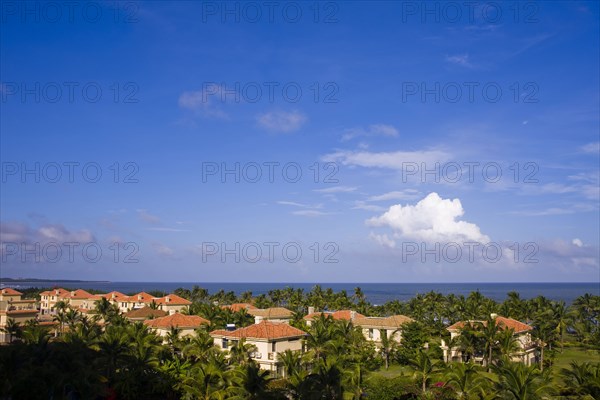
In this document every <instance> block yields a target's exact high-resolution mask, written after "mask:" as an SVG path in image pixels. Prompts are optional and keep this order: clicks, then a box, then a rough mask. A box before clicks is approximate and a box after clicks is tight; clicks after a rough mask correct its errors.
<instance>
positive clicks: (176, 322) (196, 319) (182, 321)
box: [144, 313, 210, 329]
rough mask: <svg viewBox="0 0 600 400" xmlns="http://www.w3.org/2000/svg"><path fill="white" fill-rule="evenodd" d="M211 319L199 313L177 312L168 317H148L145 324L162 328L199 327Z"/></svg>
mask: <svg viewBox="0 0 600 400" xmlns="http://www.w3.org/2000/svg"><path fill="white" fill-rule="evenodd" d="M209 323H210V321H209V320H207V319H204V318H202V317H200V316H198V315H183V314H180V313H175V314H171V315H167V316H166V317H160V318H155V319H148V320H146V321H144V324H146V325H147V326H149V327H150V328H162V329H170V328H171V327H176V328H194V329H196V328H199V327H200V326H201V325H202V324H209Z"/></svg>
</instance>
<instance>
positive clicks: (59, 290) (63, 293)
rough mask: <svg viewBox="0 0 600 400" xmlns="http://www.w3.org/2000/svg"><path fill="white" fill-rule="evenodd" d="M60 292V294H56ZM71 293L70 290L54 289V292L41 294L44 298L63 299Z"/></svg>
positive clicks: (48, 291) (49, 291) (47, 291)
mask: <svg viewBox="0 0 600 400" xmlns="http://www.w3.org/2000/svg"><path fill="white" fill-rule="evenodd" d="M57 291H58V293H56V292H57ZM67 293H69V291H68V290H65V289H63V288H54V289H52V290H46V291H45V292H42V293H40V295H42V296H58V297H63V296H64V295H65V294H67Z"/></svg>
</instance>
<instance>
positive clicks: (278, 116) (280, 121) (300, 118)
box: [256, 111, 307, 133]
mask: <svg viewBox="0 0 600 400" xmlns="http://www.w3.org/2000/svg"><path fill="white" fill-rule="evenodd" d="M256 121H257V122H258V125H259V126H261V127H263V128H265V129H266V130H268V131H270V132H275V133H291V132H295V131H297V130H299V129H300V128H301V127H302V125H304V123H305V122H306V121H307V118H306V116H305V115H304V114H302V113H301V112H299V111H291V112H286V111H271V112H268V113H264V114H259V115H258V116H257V117H256Z"/></svg>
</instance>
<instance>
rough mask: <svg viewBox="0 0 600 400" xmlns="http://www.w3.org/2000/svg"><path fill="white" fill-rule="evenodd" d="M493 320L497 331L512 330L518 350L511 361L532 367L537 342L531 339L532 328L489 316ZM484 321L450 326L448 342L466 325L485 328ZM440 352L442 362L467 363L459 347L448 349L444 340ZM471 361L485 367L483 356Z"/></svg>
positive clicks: (465, 322)
mask: <svg viewBox="0 0 600 400" xmlns="http://www.w3.org/2000/svg"><path fill="white" fill-rule="evenodd" d="M491 316H492V318H493V319H494V321H495V323H496V325H497V326H498V329H500V330H506V329H512V331H513V338H514V339H515V343H516V345H517V348H518V350H516V351H515V352H514V353H512V354H511V355H510V358H511V360H512V361H516V362H522V363H523V364H525V365H532V364H533V363H535V362H537V357H536V355H537V349H538V344H537V342H535V341H533V340H532V339H531V331H532V330H533V328H532V327H531V326H529V325H527V324H524V323H522V322H520V321H517V320H514V319H512V318H505V317H501V316H498V315H496V314H492V315H491ZM486 323H487V322H486V321H459V322H457V323H455V324H453V325H450V326H449V327H448V328H447V329H448V331H449V332H450V340H452V341H454V339H455V338H457V337H459V336H460V334H461V331H462V330H463V329H464V328H465V327H466V326H468V325H471V326H477V325H478V324H481V325H483V326H485V324H486ZM441 348H442V351H443V352H444V360H446V361H447V362H452V361H458V362H463V361H468V360H466V356H465V355H464V354H463V352H462V351H461V349H460V347H459V346H453V347H452V348H449V347H448V345H447V344H446V341H445V340H442V344H441ZM471 361H474V362H476V363H479V364H481V365H486V363H487V359H486V355H485V354H475V355H474V356H473V357H472V358H471Z"/></svg>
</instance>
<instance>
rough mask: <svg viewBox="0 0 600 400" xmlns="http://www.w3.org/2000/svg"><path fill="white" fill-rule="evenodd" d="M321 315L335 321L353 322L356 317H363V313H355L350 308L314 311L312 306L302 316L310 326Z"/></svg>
mask: <svg viewBox="0 0 600 400" xmlns="http://www.w3.org/2000/svg"><path fill="white" fill-rule="evenodd" d="M322 315H324V316H326V317H329V316H330V317H331V318H333V319H334V320H336V321H352V322H354V320H355V319H357V318H365V316H364V315H362V314H360V313H357V312H356V311H352V310H338V311H321V312H314V309H313V307H309V308H308V315H306V316H305V317H304V321H306V324H307V325H308V326H311V325H312V323H313V321H314V320H315V319H319V318H320V317H321V316H322Z"/></svg>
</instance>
